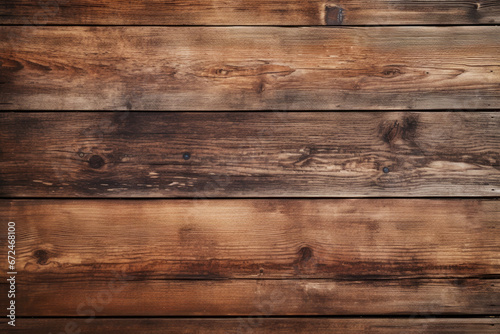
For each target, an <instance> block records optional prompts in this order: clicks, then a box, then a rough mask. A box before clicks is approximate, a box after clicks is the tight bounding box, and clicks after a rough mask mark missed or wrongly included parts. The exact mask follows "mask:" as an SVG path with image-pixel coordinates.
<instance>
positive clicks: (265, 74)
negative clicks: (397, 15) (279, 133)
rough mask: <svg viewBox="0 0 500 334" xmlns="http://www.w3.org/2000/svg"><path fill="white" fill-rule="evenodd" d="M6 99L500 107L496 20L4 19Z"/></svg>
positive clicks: (98, 104)
mask: <svg viewBox="0 0 500 334" xmlns="http://www.w3.org/2000/svg"><path fill="white" fill-rule="evenodd" d="M0 35H1V36H6V38H2V39H1V40H0V61H1V67H0V89H1V91H2V94H1V95H0V108H1V109H6V110H7V109H8V110H19V109H28V110H101V109H106V110H110V109H112V110H127V109H131V110H304V109H305V110H315V109H316V110H346V109H355V110H356V109H358V110H359V109H362V110H368V109H370V110H383V109H444V108H454V109H472V108H475V109H482V108H484V109H493V108H498V107H500V102H499V101H500V27H496V26H481V27H365V28H362V27H359V28H339V29H334V28H321V27H317V28H307V27H306V28H283V27H23V26H14V27H8V26H4V27H0Z"/></svg>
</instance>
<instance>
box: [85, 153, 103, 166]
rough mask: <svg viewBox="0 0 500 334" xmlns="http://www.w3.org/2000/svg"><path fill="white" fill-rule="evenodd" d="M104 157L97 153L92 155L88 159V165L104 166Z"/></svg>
mask: <svg viewBox="0 0 500 334" xmlns="http://www.w3.org/2000/svg"><path fill="white" fill-rule="evenodd" d="M104 164H105V162H104V159H103V158H102V157H101V156H99V155H93V156H91V157H90V159H89V166H90V168H93V169H99V168H101V167H102V166H104Z"/></svg>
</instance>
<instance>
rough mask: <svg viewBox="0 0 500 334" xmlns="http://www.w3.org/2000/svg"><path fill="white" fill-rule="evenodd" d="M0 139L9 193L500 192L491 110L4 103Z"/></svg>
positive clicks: (1, 175)
mask: <svg viewBox="0 0 500 334" xmlns="http://www.w3.org/2000/svg"><path fill="white" fill-rule="evenodd" d="M0 147H1V150H2V159H1V161H0V182H1V187H0V194H1V195H2V196H10V197H23V196H34V197H82V196H83V197H137V196H139V197H189V198H193V197H194V198H205V197H235V196H240V197H269V196H275V197H280V196H288V197H294V196H295V197H297V196H299V197H302V196H333V197H371V196H391V197H393V196H409V197H414V196H498V194H499V191H500V170H499V161H500V113H498V112H449V113H439V112H436V113H434V112H433V113H425V112H411V113H410V112H402V113H400V112H386V113H375V112H374V113H366V112H358V113H340V112H333V113H278V112H276V113H194V114H193V113H127V112H125V113H119V112H117V113H66V114H58V113H32V114H25V113H3V114H0ZM185 153H189V157H188V156H186V157H184V154H185ZM185 158H186V159H187V158H189V159H188V160H185ZM385 167H387V168H388V169H386V171H388V173H384V168H385Z"/></svg>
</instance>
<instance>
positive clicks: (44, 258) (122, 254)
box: [0, 199, 500, 282]
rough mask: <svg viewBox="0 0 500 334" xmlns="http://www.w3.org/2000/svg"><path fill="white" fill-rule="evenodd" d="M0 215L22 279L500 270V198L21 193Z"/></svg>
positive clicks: (445, 274) (376, 275) (397, 274)
mask: <svg viewBox="0 0 500 334" xmlns="http://www.w3.org/2000/svg"><path fill="white" fill-rule="evenodd" d="M0 217H1V221H2V222H8V221H14V222H16V224H17V230H18V231H19V234H18V238H17V243H18V248H17V254H16V255H17V266H18V267H19V268H22V275H20V277H19V280H20V281H33V282H42V281H46V282H56V281H57V282H64V281H70V282H77V281H86V280H108V279H110V278H113V277H114V275H115V272H121V271H125V272H126V273H127V274H128V275H132V276H135V277H138V278H139V279H141V280H163V279H179V278H182V279H190V278H191V279H193V278H194V279H215V278H258V279H266V278H274V279H276V278H336V279H360V278H368V279H380V278H391V277H392V278H401V277H441V278H447V277H455V278H460V277H462V278H463V277H471V276H474V277H479V276H481V277H491V276H494V275H498V276H499V277H500V256H499V255H500V225H499V219H500V202H499V201H496V200H493V201H488V200H421V199H415V200H405V199H399V200H396V199H386V200H375V199H374V200H264V199H263V200H207V201H191V200H170V201H168V200H167V201H151V200H133V201H132V200H128V201H120V200H106V201H99V200H79V201H69V200H52V201H51V200H30V201H26V200H16V201H10V202H9V201H2V202H1V204H0ZM5 229H6V227H5ZM5 242H6V240H5V239H4V240H3V244H2V247H3V246H5V245H4V244H5ZM4 248H6V246H5V247H4Z"/></svg>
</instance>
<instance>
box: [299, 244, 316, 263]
mask: <svg viewBox="0 0 500 334" xmlns="http://www.w3.org/2000/svg"><path fill="white" fill-rule="evenodd" d="M313 256H314V254H313V250H312V249H311V248H309V247H302V248H300V249H299V263H306V262H309V261H310V260H311V259H312V258H313Z"/></svg>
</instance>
